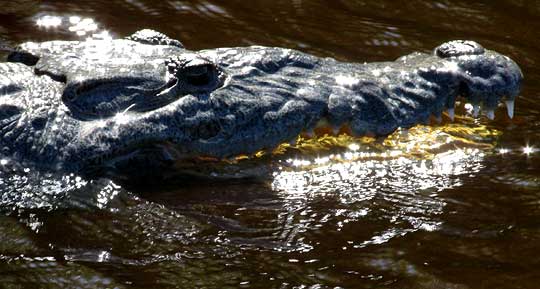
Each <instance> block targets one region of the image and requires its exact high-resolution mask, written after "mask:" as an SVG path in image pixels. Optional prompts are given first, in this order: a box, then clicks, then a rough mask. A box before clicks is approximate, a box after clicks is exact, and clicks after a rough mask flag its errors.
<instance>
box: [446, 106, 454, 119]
mask: <svg viewBox="0 0 540 289" xmlns="http://www.w3.org/2000/svg"><path fill="white" fill-rule="evenodd" d="M448 116H449V117H450V120H451V121H454V117H455V116H456V112H455V110H454V108H453V107H452V108H449V109H448Z"/></svg>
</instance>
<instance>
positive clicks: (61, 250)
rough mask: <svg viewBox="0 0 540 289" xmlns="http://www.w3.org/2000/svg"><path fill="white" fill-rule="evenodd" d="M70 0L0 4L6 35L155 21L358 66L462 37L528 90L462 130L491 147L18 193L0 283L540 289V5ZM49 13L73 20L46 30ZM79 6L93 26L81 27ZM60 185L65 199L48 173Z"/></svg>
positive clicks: (5, 228)
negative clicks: (45, 199)
mask: <svg viewBox="0 0 540 289" xmlns="http://www.w3.org/2000/svg"><path fill="white" fill-rule="evenodd" d="M66 2H67V1H32V0H19V1H0V7H2V8H1V9H0V41H2V42H4V43H7V44H10V45H13V44H16V43H19V42H22V41H30V40H32V41H38V40H40V41H41V40H51V39H79V38H85V37H87V36H88V35H91V34H92V33H95V32H103V31H107V32H108V33H109V35H113V36H125V35H128V34H130V33H132V32H134V31H135V30H138V29H141V28H154V29H157V30H160V31H162V32H164V33H166V34H168V35H170V36H172V37H174V38H179V39H180V40H182V42H183V43H184V44H185V45H186V47H188V48H190V49H202V48H212V47H221V46H245V45H255V44H256V45H267V46H284V47H289V48H294V49H299V50H302V51H305V52H309V53H313V54H316V55H320V56H331V57H335V58H337V59H340V60H345V61H362V62H363V61H378V60H390V59H395V58H397V57H398V56H400V55H403V54H407V53H410V52H412V51H415V50H421V51H428V50H431V49H432V48H433V47H435V46H437V45H438V44H440V43H441V42H444V41H446V40H450V39H460V38H465V39H472V40H476V41H478V42H480V43H481V44H483V45H484V46H485V47H487V48H489V49H493V50H496V51H499V52H501V53H504V54H506V55H509V56H510V57H512V58H513V59H514V60H515V61H516V62H517V63H518V64H519V65H520V66H521V68H522V70H523V73H524V75H525V84H524V89H523V92H522V96H521V97H520V98H519V99H518V100H517V102H516V106H517V109H516V117H515V118H514V120H512V121H510V120H509V119H508V118H506V117H504V113H503V110H504V108H501V109H500V110H499V111H498V112H497V118H496V119H495V121H492V122H487V121H486V120H485V119H481V120H479V121H476V123H472V124H468V125H467V126H477V125H487V129H489V130H494V131H498V132H500V133H501V135H500V137H499V138H498V139H497V140H496V141H495V142H492V141H491V139H490V140H484V141H487V142H489V143H494V144H495V149H493V150H492V149H483V148H482V149H479V150H475V149H469V150H448V151H446V152H444V153H442V154H438V155H436V157H435V158H434V159H432V160H431V159H427V160H418V159H412V158H407V157H405V158H399V159H398V158H388V159H383V160H381V159H380V158H375V159H373V158H371V159H370V158H366V159H359V160H356V161H352V162H344V163H341V162H336V163H333V162H331V163H329V164H324V165H319V166H316V167H315V168H313V169H296V170H284V171H276V172H275V173H274V175H273V176H272V178H271V179H270V180H268V181H266V182H262V183H261V182H249V181H234V182H233V181H230V182H227V181H226V182H220V183H202V184H197V183H192V184H187V185H178V186H173V187H171V186H169V187H167V188H160V189H156V190H155V191H154V192H144V193H140V192H138V193H133V192H132V191H126V190H124V189H121V188H119V187H117V186H115V185H113V184H109V185H108V186H105V189H103V187H101V186H97V185H96V186H94V185H92V184H90V185H89V184H84V182H82V181H80V180H78V179H77V180H70V182H74V183H81V182H82V183H83V184H82V190H83V191H84V192H86V193H88V195H93V196H94V198H93V199H90V200H87V201H88V202H90V203H92V204H91V205H90V206H79V207H67V208H62V209H60V208H56V209H52V210H51V209H49V210H47V209H23V208H24V207H25V206H23V205H21V204H20V203H17V201H14V202H12V203H11V204H12V205H5V208H3V210H1V211H2V212H7V213H2V215H0V287H1V288H199V287H200V288H238V287H240V288H334V287H339V288H538V287H539V286H540V285H539V284H540V269H539V268H540V151H535V149H534V148H535V147H540V104H539V101H540V69H539V68H538V64H539V62H540V52H539V51H540V37H539V36H540V34H539V32H538V31H539V30H540V2H539V1H477V2H471V1H415V0H411V1H407V2H397V1H385V0H379V1H315V0H314V1H302V0H290V1H276V0H272V1H231V0H228V1H143V0H125V1H118V0H111V1H69V2H68V3H66ZM53 16H58V17H62V18H61V20H62V21H63V22H62V23H63V24H62V25H60V26H59V27H56V28H54V27H47V25H46V24H47V23H49V24H50V23H51V22H50V21H52V23H54V21H57V20H54V19H56V18H51V17H53ZM70 16H79V17H81V18H86V17H88V18H90V19H92V20H93V21H89V20H83V21H86V24H85V25H81V26H80V27H78V28H76V29H75V28H72V29H71V30H72V31H70V29H69V27H75V26H76V24H69V17H70ZM51 19H53V20H51ZM76 20H77V19H73V23H75V22H77V21H76ZM39 21H41V22H39ZM43 21H45V22H43ZM47 21H49V22H47ZM38 22H39V23H40V24H42V25H41V26H38V25H37V23H38ZM92 23H93V24H96V25H97V27H92V26H93V24H92ZM84 27H87V30H88V33H87V34H86V35H82V34H83V32H81V31H84ZM88 27H89V28H88ZM90 28H96V29H95V30H93V29H90ZM77 31H79V34H81V35H79V36H77ZM527 145H528V146H529V148H531V149H530V150H529V151H528V153H524V152H523V148H524V147H526V146H527ZM500 148H505V149H508V150H509V152H508V153H506V154H500V153H498V149H500ZM383 153H384V150H383ZM312 161H313V160H312ZM66 182H68V181H66ZM48 186H50V191H51V192H53V193H54V191H55V189H56V188H55V187H54V185H51V184H48V183H47V181H46V180H43V187H44V188H45V189H46V190H49V189H48V188H49V187H48ZM98 187H99V188H100V189H99V191H95V190H97V189H95V188H98ZM28 190H29V192H31V191H32V190H31V189H28ZM79 193H80V192H79ZM36 202H37V201H36ZM8 203H9V202H2V204H8ZM13 203H14V204H15V205H13ZM30 207H31V206H30ZM89 207H90V208H89Z"/></svg>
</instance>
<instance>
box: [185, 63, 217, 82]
mask: <svg viewBox="0 0 540 289" xmlns="http://www.w3.org/2000/svg"><path fill="white" fill-rule="evenodd" d="M184 75H185V77H186V81H187V82H188V83H189V84H191V85H193V86H203V85H208V84H210V83H211V82H212V81H213V80H214V77H215V75H216V68H215V67H214V66H213V65H211V64H205V65H197V66H191V67H187V68H186V71H185V72H184Z"/></svg>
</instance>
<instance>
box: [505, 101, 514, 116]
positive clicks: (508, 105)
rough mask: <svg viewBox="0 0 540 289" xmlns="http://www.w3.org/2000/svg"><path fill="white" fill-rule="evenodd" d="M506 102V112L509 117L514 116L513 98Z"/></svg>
mask: <svg viewBox="0 0 540 289" xmlns="http://www.w3.org/2000/svg"><path fill="white" fill-rule="evenodd" d="M505 103H506V112H507V113H508V117H509V118H511V119H512V118H514V100H507V101H505Z"/></svg>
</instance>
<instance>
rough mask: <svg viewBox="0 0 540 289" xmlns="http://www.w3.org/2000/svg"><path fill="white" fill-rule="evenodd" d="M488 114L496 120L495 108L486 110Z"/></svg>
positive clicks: (491, 118) (488, 116)
mask: <svg viewBox="0 0 540 289" xmlns="http://www.w3.org/2000/svg"><path fill="white" fill-rule="evenodd" d="M486 116H487V118H489V119H490V120H494V119H495V110H494V109H492V108H490V109H488V110H487V111H486Z"/></svg>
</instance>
